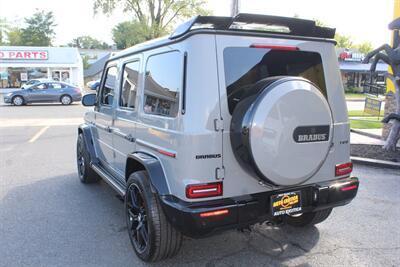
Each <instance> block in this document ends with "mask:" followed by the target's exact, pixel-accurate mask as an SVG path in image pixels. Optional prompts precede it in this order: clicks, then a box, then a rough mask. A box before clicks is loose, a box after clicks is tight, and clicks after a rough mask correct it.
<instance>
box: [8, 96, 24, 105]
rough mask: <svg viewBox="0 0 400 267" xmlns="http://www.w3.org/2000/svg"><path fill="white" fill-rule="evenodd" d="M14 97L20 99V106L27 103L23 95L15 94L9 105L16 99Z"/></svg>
mask: <svg viewBox="0 0 400 267" xmlns="http://www.w3.org/2000/svg"><path fill="white" fill-rule="evenodd" d="M16 97H20V98H22V101H23V102H22V104H25V103H26V102H27V101H26V98H25V97H24V96H23V95H21V94H17V95H13V96H12V97H11V103H12V102H13V101H14V98H16Z"/></svg>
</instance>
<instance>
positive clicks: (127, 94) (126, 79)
mask: <svg viewBox="0 0 400 267" xmlns="http://www.w3.org/2000/svg"><path fill="white" fill-rule="evenodd" d="M138 77H139V61H135V62H129V63H126V64H125V65H124V67H123V77H122V84H121V96H120V101H119V105H120V107H125V108H135V99H136V89H137V83H138Z"/></svg>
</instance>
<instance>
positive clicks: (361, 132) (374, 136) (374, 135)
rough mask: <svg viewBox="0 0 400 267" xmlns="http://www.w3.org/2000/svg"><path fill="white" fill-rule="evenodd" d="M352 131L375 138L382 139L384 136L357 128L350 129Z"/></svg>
mask: <svg viewBox="0 0 400 267" xmlns="http://www.w3.org/2000/svg"><path fill="white" fill-rule="evenodd" d="M350 132H352V133H356V134H359V135H364V136H368V137H371V138H374V139H379V140H382V137H381V136H380V135H377V134H372V133H367V132H364V131H361V130H356V129H350Z"/></svg>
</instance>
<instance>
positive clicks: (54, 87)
mask: <svg viewBox="0 0 400 267" xmlns="http://www.w3.org/2000/svg"><path fill="white" fill-rule="evenodd" d="M49 88H52V89H61V88H63V86H62V85H61V84H60V83H49Z"/></svg>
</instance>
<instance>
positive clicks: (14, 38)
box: [6, 27, 23, 45]
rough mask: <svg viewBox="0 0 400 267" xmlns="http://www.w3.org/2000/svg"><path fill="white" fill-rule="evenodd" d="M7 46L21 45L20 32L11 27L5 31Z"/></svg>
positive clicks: (16, 28) (18, 29)
mask: <svg viewBox="0 0 400 267" xmlns="http://www.w3.org/2000/svg"><path fill="white" fill-rule="evenodd" d="M6 35H7V40H8V42H7V43H6V44H7V45H23V43H22V39H21V35H22V30H21V29H20V28H18V27H11V28H9V29H8V31H7V34H6Z"/></svg>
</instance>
